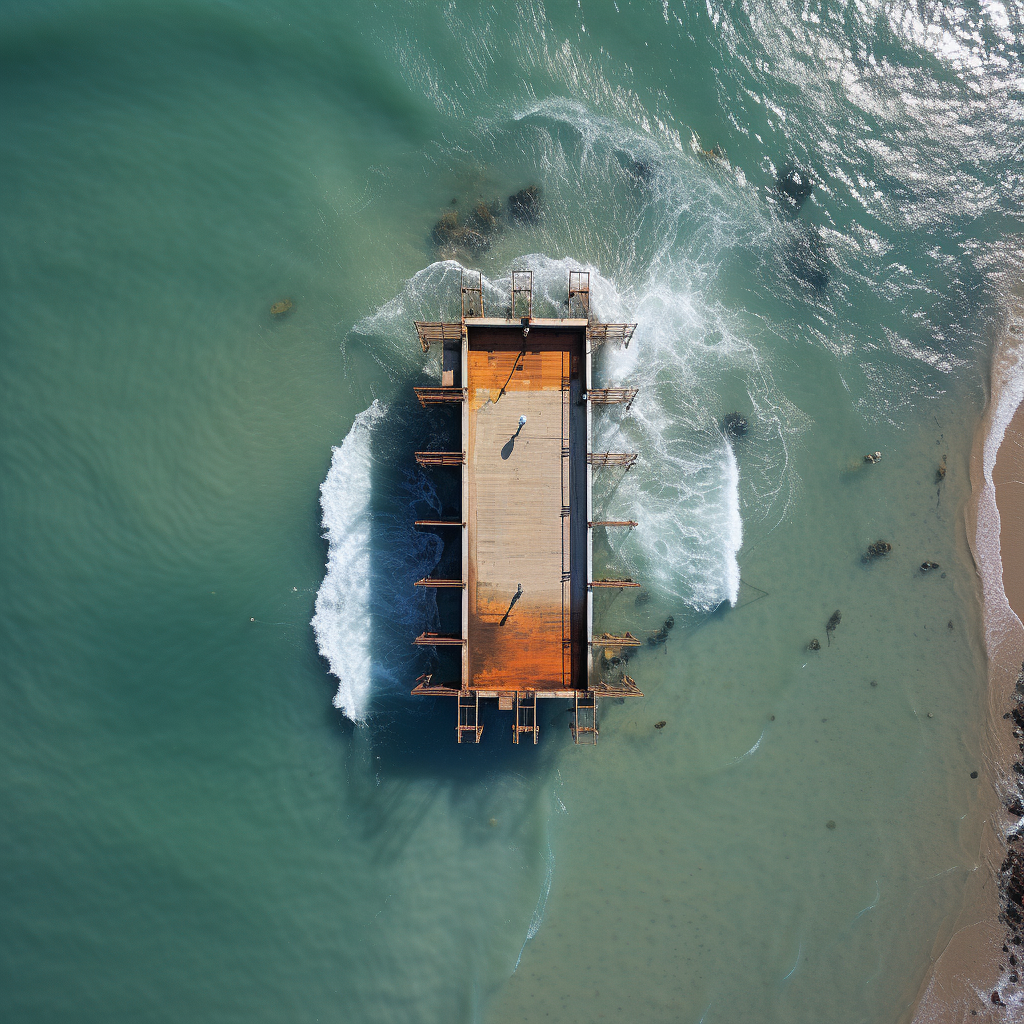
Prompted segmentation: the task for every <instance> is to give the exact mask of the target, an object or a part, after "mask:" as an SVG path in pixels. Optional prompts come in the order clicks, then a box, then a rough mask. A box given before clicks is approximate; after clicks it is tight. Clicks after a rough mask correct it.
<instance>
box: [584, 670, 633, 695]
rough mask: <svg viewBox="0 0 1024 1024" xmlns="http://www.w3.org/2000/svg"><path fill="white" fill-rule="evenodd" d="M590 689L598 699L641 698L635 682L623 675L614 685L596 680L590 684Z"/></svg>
mask: <svg viewBox="0 0 1024 1024" xmlns="http://www.w3.org/2000/svg"><path fill="white" fill-rule="evenodd" d="M590 688H591V689H592V690H593V691H594V693H596V694H597V695H598V696H599V697H642V696H643V694H642V693H641V692H640V688H639V687H638V686H637V685H636V681H635V680H633V679H631V678H630V677H629V676H627V675H623V676H622V677H621V678H620V679H619V681H618V682H616V683H606V682H604V680H601V679H598V680H596V681H595V682H592V683H591V684H590Z"/></svg>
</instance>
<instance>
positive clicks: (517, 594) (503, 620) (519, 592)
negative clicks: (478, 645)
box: [498, 583, 523, 626]
mask: <svg viewBox="0 0 1024 1024" xmlns="http://www.w3.org/2000/svg"><path fill="white" fill-rule="evenodd" d="M522 596H523V585H522V583H520V584H519V589H518V590H517V591H516V592H515V594H514V595H513V596H512V603H511V604H510V605H509V606H508V611H507V612H505V614H504V615H503V616H502V617H501V622H499V623H498V625H499V626H504V625H505V623H506V622H508V617H509V616H510V615H511V614H512V609H513V608H515V606H516V601H518V600H519V598H521V597H522Z"/></svg>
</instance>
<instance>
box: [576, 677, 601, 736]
mask: <svg viewBox="0 0 1024 1024" xmlns="http://www.w3.org/2000/svg"><path fill="white" fill-rule="evenodd" d="M572 738H573V739H574V740H575V741H576V742H577V743H594V744H596V743H597V696H596V694H594V692H593V691H592V690H577V691H576V699H575V701H574V704H573V722H572Z"/></svg>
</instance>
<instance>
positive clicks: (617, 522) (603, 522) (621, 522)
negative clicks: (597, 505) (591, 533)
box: [587, 519, 640, 530]
mask: <svg viewBox="0 0 1024 1024" xmlns="http://www.w3.org/2000/svg"><path fill="white" fill-rule="evenodd" d="M639 525H640V524H639V523H638V522H637V521H636V520H635V519H595V520H594V521H593V522H592V523H587V526H589V527H590V528H591V529H593V528H594V527H595V526H628V527H629V528H630V529H631V530H632V529H633V528H634V527H637V526H639Z"/></svg>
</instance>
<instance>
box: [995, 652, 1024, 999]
mask: <svg viewBox="0 0 1024 1024" xmlns="http://www.w3.org/2000/svg"><path fill="white" fill-rule="evenodd" d="M1013 701H1014V705H1013V707H1012V708H1011V709H1010V711H1008V712H1007V713H1006V714H1005V715H1003V718H1004V719H1010V720H1011V723H1012V725H1011V727H1012V729H1013V736H1014V738H1015V739H1016V740H1018V744H1017V745H1018V747H1019V749H1020V750H1021V752H1022V753H1024V743H1022V742H1019V741H1020V737H1021V735H1022V733H1024V664H1022V665H1021V670H1020V675H1019V676H1018V677H1017V685H1016V687H1015V688H1014V693H1013ZM1013 771H1014V774H1015V776H1016V780H1015V781H1016V787H1017V792H1016V794H1014V795H1013V796H1011V797H1010V798H1009V799H1008V800H1007V801H1006V804H1005V806H1006V811H1007V814H1008V815H1009V817H1010V822H1009V826H1008V828H1007V831H1006V837H1005V838H1006V856H1005V857H1004V859H1003V863H1002V864H1001V865H1000V868H999V876H998V878H999V894H1000V902H1001V910H1000V913H999V920H1000V921H1001V922H1002V923H1003V924H1004V925H1006V929H1007V935H1006V940H1005V942H1004V944H1003V952H1004V953H1008V954H1009V957H1008V960H1007V963H1008V966H1007V965H1004V969H1005V970H1007V971H1008V974H1007V976H1006V981H1007V983H1008V984H1011V985H1016V984H1018V983H1019V981H1020V977H1019V974H1018V970H1017V967H1018V963H1019V960H1020V957H1021V956H1022V955H1024V951H1022V950H1021V948H1020V947H1021V946H1024V823H1022V821H1021V819H1024V801H1022V800H1021V796H1022V795H1024V764H1021V762H1020V761H1017V762H1015V763H1014V765H1013ZM998 995H999V993H998V991H996V992H993V993H992V999H993V1002H995V1000H996V997H997V996H998Z"/></svg>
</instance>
